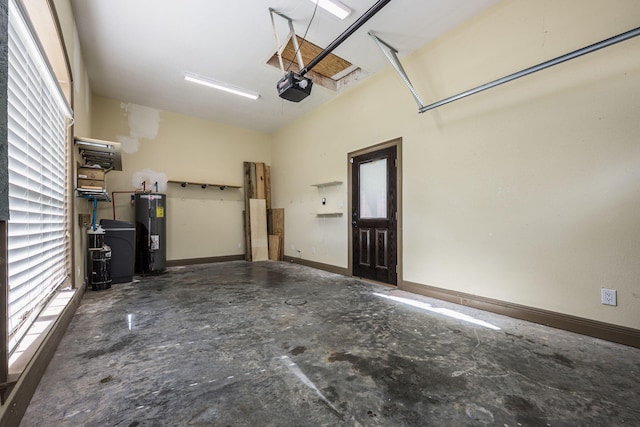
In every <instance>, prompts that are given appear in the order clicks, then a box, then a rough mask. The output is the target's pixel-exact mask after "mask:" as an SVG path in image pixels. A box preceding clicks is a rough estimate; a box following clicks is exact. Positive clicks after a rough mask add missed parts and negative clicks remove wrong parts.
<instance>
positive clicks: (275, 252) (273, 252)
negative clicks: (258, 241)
mask: <svg viewBox="0 0 640 427" xmlns="http://www.w3.org/2000/svg"><path fill="white" fill-rule="evenodd" d="M280 239H281V237H280V236H277V235H274V234H270V235H269V259H270V260H272V261H280V246H281V241H280Z"/></svg>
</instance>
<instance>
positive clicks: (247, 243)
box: [242, 162, 253, 261]
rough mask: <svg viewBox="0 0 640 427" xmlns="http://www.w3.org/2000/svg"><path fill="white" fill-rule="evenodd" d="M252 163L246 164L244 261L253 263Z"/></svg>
mask: <svg viewBox="0 0 640 427" xmlns="http://www.w3.org/2000/svg"><path fill="white" fill-rule="evenodd" d="M251 165H252V163H251V162H244V164H243V166H244V171H243V172H244V212H242V214H243V216H244V259H245V261H251V220H250V213H251V212H250V209H249V200H250V199H251V198H252V197H251V193H252V187H253V182H252V181H251Z"/></svg>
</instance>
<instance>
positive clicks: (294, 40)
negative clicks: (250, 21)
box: [269, 7, 304, 75]
mask: <svg viewBox="0 0 640 427" xmlns="http://www.w3.org/2000/svg"><path fill="white" fill-rule="evenodd" d="M269 13H270V14H271V26H272V27H273V35H274V37H275V39H276V54H277V55H278V61H279V62H280V70H282V74H285V75H286V74H287V71H288V70H285V68H284V62H283V61H282V52H284V50H285V48H286V47H287V44H288V43H289V40H291V43H293V48H294V49H295V53H296V59H297V61H298V67H300V68H299V69H300V70H302V69H303V68H304V62H303V61H302V54H301V53H300V46H299V45H298V38H297V37H296V32H295V31H294V29H293V21H292V20H291V18H289V17H288V16H286V15H284V14H282V13H280V12H278V11H276V10H275V9H273V8H271V7H270V8H269ZM274 15H277V16H279V17H281V18H283V19H284V20H285V21H287V24H288V26H289V33H288V34H287V36H286V37H285V40H284V42H280V37H279V36H278V30H277V29H276V21H275V18H274ZM287 68H289V67H287Z"/></svg>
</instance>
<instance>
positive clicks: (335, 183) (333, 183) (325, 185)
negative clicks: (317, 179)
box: [311, 181, 342, 188]
mask: <svg viewBox="0 0 640 427" xmlns="http://www.w3.org/2000/svg"><path fill="white" fill-rule="evenodd" d="M341 184H342V181H330V182H321V183H320V184H311V186H312V187H318V188H322V187H330V186H332V185H341Z"/></svg>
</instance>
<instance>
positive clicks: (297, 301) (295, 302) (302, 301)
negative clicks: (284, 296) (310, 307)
mask: <svg viewBox="0 0 640 427" xmlns="http://www.w3.org/2000/svg"><path fill="white" fill-rule="evenodd" d="M284 303H285V304H287V305H305V304H306V303H307V300H306V299H297V298H292V299H288V300H286V301H285V302H284Z"/></svg>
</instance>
